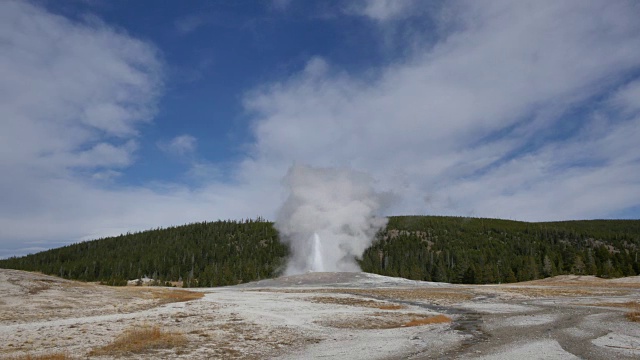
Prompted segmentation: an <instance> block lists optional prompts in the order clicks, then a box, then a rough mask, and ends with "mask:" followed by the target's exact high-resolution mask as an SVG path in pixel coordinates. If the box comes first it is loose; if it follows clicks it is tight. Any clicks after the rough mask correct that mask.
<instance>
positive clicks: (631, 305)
mask: <svg viewBox="0 0 640 360" xmlns="http://www.w3.org/2000/svg"><path fill="white" fill-rule="evenodd" d="M583 305H586V306H603V307H619V308H625V309H629V310H631V311H630V312H628V313H627V314H626V317H627V319H628V320H629V321H633V322H640V302H638V301H627V302H600V303H595V304H583Z"/></svg>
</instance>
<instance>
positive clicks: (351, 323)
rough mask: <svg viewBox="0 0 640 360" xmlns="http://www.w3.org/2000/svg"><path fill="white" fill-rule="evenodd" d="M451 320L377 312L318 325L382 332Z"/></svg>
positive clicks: (422, 315)
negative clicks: (383, 330)
mask: <svg viewBox="0 0 640 360" xmlns="http://www.w3.org/2000/svg"><path fill="white" fill-rule="evenodd" d="M450 322H451V319H450V318H449V317H447V316H445V315H435V316H434V315H424V314H416V313H390V312H377V313H373V314H371V315H365V316H358V317H353V316H346V317H343V318H338V319H333V320H330V321H322V322H318V324H320V325H323V326H328V327H334V328H338V329H354V330H374V329H375V330H382V329H397V328H401V327H411V326H421V325H433V324H444V323H450Z"/></svg>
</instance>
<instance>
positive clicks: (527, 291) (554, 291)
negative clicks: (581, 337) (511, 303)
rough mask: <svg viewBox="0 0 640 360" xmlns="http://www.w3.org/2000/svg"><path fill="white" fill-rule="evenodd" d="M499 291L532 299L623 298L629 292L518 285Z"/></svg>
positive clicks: (502, 287) (503, 287)
mask: <svg viewBox="0 0 640 360" xmlns="http://www.w3.org/2000/svg"><path fill="white" fill-rule="evenodd" d="M499 289H500V290H501V291H504V292H510V293H515V294H519V295H524V296H528V297H533V298H546V297H581V296H624V295H628V294H629V292H628V291H625V290H609V289H605V288H597V289H596V288H588V289H581V288H576V287H555V286H544V287H542V286H540V287H528V286H518V285H515V286H513V285H504V286H501V287H499Z"/></svg>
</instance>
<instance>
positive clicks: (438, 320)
mask: <svg viewBox="0 0 640 360" xmlns="http://www.w3.org/2000/svg"><path fill="white" fill-rule="evenodd" d="M450 322H451V318H449V317H448V316H445V315H442V314H440V315H436V316H431V317H427V318H421V319H413V320H411V321H409V322H408V323H406V324H404V325H403V326H406V327H409V326H421V325H430V324H444V323H450Z"/></svg>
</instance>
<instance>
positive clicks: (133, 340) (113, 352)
mask: <svg viewBox="0 0 640 360" xmlns="http://www.w3.org/2000/svg"><path fill="white" fill-rule="evenodd" d="M186 343H187V338H186V337H185V336H184V335H183V334H180V333H176V332H168V331H164V330H162V329H161V328H160V327H159V326H150V325H143V326H139V327H132V328H130V329H127V330H125V331H124V332H123V333H122V334H121V335H120V336H118V337H117V338H116V339H115V340H114V341H113V342H112V343H111V344H109V345H105V346H103V347H101V348H98V349H94V350H92V351H91V352H90V353H89V355H90V356H103V355H109V356H118V355H124V354H128V353H135V354H140V353H145V352H148V351H149V350H155V349H171V348H177V347H182V346H184V345H185V344H186Z"/></svg>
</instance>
